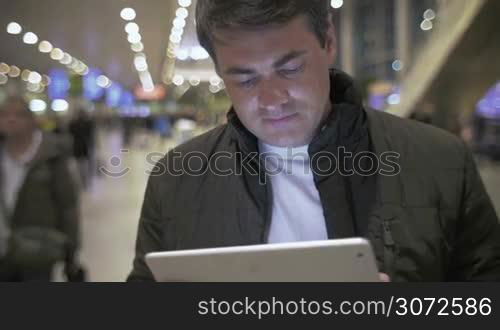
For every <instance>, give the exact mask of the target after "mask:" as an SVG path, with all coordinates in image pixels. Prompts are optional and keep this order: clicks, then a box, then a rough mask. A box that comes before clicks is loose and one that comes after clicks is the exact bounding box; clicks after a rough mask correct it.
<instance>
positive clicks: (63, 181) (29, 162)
mask: <svg viewBox="0 0 500 330" xmlns="http://www.w3.org/2000/svg"><path fill="white" fill-rule="evenodd" d="M0 132H1V134H2V136H3V139H2V142H1V143H0V164H1V167H0V170H1V171H0V173H1V175H0V191H1V194H0V281H49V280H51V273H52V268H53V266H54V264H55V263H56V262H65V273H66V276H67V278H68V279H72V278H74V276H77V274H81V271H82V269H81V268H80V267H79V266H78V265H77V262H76V252H77V249H78V246H79V238H78V231H79V212H78V193H77V189H76V186H75V183H74V180H73V177H72V176H71V174H70V172H69V169H68V166H67V158H68V153H69V150H68V148H67V146H65V145H64V143H60V142H59V140H58V139H57V138H56V137H55V136H53V135H51V134H48V133H42V131H41V130H40V129H39V128H38V127H37V124H36V121H35V118H34V115H33V113H32V112H31V111H30V110H29V108H28V104H27V103H26V102H25V101H24V100H23V99H22V98H19V97H10V98H9V99H7V101H6V102H5V103H4V104H3V105H2V106H1V107H0Z"/></svg>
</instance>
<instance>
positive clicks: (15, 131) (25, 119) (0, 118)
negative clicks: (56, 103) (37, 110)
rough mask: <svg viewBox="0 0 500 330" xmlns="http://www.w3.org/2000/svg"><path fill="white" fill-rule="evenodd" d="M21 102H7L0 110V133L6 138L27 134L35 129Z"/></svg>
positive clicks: (32, 120) (33, 122) (31, 118)
mask: <svg viewBox="0 0 500 330" xmlns="http://www.w3.org/2000/svg"><path fill="white" fill-rule="evenodd" d="M24 107H25V105H24V104H23V103H21V102H16V101H14V102H8V103H7V104H5V105H4V106H3V108H2V110H0V133H1V134H3V135H5V136H6V137H7V138H15V137H16V136H20V135H25V134H29V133H30V132H32V131H33V130H34V129H35V121H34V119H33V117H32V115H31V114H30V113H29V112H28V110H26V109H25V108H24Z"/></svg>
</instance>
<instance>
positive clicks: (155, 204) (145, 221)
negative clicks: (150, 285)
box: [127, 175, 162, 282]
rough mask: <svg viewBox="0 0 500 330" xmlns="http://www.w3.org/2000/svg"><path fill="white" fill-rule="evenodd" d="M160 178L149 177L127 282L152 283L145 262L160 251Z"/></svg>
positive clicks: (152, 278)
mask: <svg viewBox="0 0 500 330" xmlns="http://www.w3.org/2000/svg"><path fill="white" fill-rule="evenodd" d="M160 178H161V177H155V176H153V175H152V176H150V178H149V180H148V184H147V187H146V192H145V195H144V202H143V205H142V210H141V215H140V219H139V227H138V231H137V240H136V246H135V258H134V262H133V269H132V272H131V273H130V274H129V276H128V278H127V281H129V282H130V281H154V277H153V274H152V273H151V271H150V269H149V267H148V266H147V264H146V262H145V256H146V254H147V253H149V252H155V251H161V250H162V244H161V237H162V225H161V217H160V214H161V212H160V205H161V204H160V202H159V197H160V196H159V193H158V189H157V184H158V181H159V179H160Z"/></svg>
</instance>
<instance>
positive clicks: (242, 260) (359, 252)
mask: <svg viewBox="0 0 500 330" xmlns="http://www.w3.org/2000/svg"><path fill="white" fill-rule="evenodd" d="M146 263H147V265H148V266H149V268H150V269H151V271H152V273H153V275H154V277H155V279H156V280H157V281H158V282H170V281H172V282H175V281H181V282H378V281H379V276H378V270H377V266H376V262H375V258H374V255H373V251H372V248H371V245H370V243H369V242H368V241H367V240H366V239H363V238H351V239H337V240H325V241H309V242H296V243H280V244H264V245H248V246H234V247H221V248H210V249H199V250H183V251H169V252H154V253H149V254H147V255H146Z"/></svg>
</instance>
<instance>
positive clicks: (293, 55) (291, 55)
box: [273, 50, 307, 68]
mask: <svg viewBox="0 0 500 330" xmlns="http://www.w3.org/2000/svg"><path fill="white" fill-rule="evenodd" d="M306 53H307V50H300V51H299V50H294V51H291V52H290V53H288V54H286V55H284V56H283V57H281V58H280V59H279V60H277V61H276V62H274V64H273V67H274V68H279V67H281V66H283V65H285V64H286V63H288V62H290V61H291V60H294V59H296V58H297V57H301V56H303V55H305V54H306Z"/></svg>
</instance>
